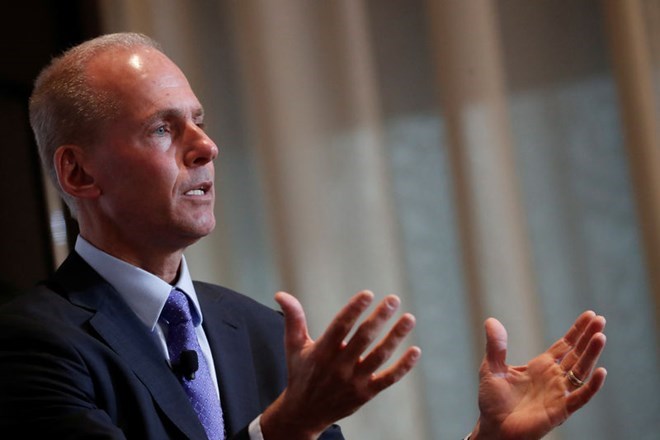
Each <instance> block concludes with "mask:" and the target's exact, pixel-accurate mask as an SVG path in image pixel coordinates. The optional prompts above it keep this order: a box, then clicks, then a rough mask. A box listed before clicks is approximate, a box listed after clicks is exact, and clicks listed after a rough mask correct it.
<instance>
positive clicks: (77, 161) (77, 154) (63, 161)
mask: <svg viewBox="0 0 660 440" xmlns="http://www.w3.org/2000/svg"><path fill="white" fill-rule="evenodd" d="M53 160H54V162H55V170H56V171H57V179H58V180H59V182H60V186H61V187H62V190H63V191H64V192H65V193H67V194H69V195H70V196H72V197H75V198H82V199H90V198H92V199H93V198H96V197H98V196H99V195H100V194H101V190H100V188H99V187H98V185H97V184H96V181H95V179H94V176H93V175H92V174H91V173H90V170H89V167H88V166H87V162H86V154H85V151H84V150H83V149H82V148H81V147H80V146H78V145H62V146H60V147H58V148H57V150H55V155H54V157H53Z"/></svg>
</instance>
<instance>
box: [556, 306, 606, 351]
mask: <svg viewBox="0 0 660 440" xmlns="http://www.w3.org/2000/svg"><path fill="white" fill-rule="evenodd" d="M595 316H596V314H595V313H594V312H593V311H591V310H587V311H586V312H583V313H582V314H581V315H580V316H578V318H577V319H576V320H575V322H574V323H573V325H572V326H571V328H570V329H568V331H567V332H566V334H565V335H564V337H562V338H561V339H559V340H558V341H557V342H555V343H554V344H552V346H551V347H550V348H549V349H548V351H547V352H548V353H549V354H550V355H551V356H552V357H553V359H555V360H561V359H563V358H564V356H566V353H568V352H569V351H571V350H572V349H573V347H575V345H576V344H577V342H578V340H579V339H580V336H581V335H582V333H583V332H584V329H586V328H587V326H588V325H589V323H590V322H591V320H592V319H593V318H594V317H595Z"/></svg>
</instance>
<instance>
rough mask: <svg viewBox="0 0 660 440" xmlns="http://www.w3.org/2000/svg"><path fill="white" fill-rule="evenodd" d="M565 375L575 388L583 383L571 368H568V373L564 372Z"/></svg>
mask: <svg viewBox="0 0 660 440" xmlns="http://www.w3.org/2000/svg"><path fill="white" fill-rule="evenodd" d="M566 377H567V378H568V381H569V382H570V383H571V384H572V385H573V386H575V387H577V388H580V387H581V386H582V385H584V381H583V380H580V379H579V378H578V377H577V376H576V375H575V373H573V370H569V371H568V373H566Z"/></svg>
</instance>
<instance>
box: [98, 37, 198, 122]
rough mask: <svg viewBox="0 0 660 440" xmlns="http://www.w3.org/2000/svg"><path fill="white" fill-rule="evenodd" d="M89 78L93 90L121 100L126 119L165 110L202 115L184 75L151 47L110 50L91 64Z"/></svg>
mask: <svg viewBox="0 0 660 440" xmlns="http://www.w3.org/2000/svg"><path fill="white" fill-rule="evenodd" d="M88 75H89V81H90V84H91V85H92V87H94V88H99V89H101V90H104V91H106V92H109V93H110V94H111V95H112V96H114V97H115V98H116V99H117V101H118V103H119V106H120V112H122V113H124V115H125V114H126V113H130V114H139V115H143V116H147V115H148V113H151V112H154V111H161V110H162V109H163V108H174V109H178V110H179V111H183V112H198V111H199V109H200V108H201V105H200V104H199V101H198V100H197V97H196V96H195V94H194V93H193V91H192V90H191V88H190V85H189V83H188V80H187V79H186V77H185V75H184V74H183V72H181V70H180V69H179V68H178V67H177V66H176V64H174V63H173V62H172V61H171V60H170V59H169V58H168V57H167V56H165V55H164V54H163V53H161V52H160V51H158V50H156V49H154V48H151V47H137V48H131V49H125V48H118V49H110V50H107V51H105V52H103V53H101V54H99V55H98V56H96V57H95V58H94V59H93V60H92V61H91V62H90V63H89V65H88Z"/></svg>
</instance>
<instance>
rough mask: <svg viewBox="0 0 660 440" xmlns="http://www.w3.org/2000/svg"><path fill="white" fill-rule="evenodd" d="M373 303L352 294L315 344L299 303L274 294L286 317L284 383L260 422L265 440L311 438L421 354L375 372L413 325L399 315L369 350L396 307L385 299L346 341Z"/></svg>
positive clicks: (415, 351)
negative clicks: (285, 370)
mask: <svg viewBox="0 0 660 440" xmlns="http://www.w3.org/2000/svg"><path fill="white" fill-rule="evenodd" d="M373 298H374V296H373V294H372V293H371V292H369V291H362V292H359V293H357V294H356V295H355V296H353V298H351V299H350V300H349V302H348V303H347V304H346V306H344V308H343V309H342V310H341V311H340V312H339V313H338V314H337V315H336V316H335V318H334V319H333V321H332V322H331V323H330V325H329V326H328V328H327V329H326V331H325V332H324V333H323V335H322V336H321V337H319V338H318V339H317V340H316V341H314V340H312V338H311V337H310V336H309V333H308V331H307V323H306V319H305V313H304V311H303V308H302V306H301V305H300V303H299V302H298V300H296V299H295V298H294V297H293V296H291V295H289V294H288V293H284V292H278V293H277V294H276V295H275V300H276V301H277V302H278V303H279V305H280V307H281V308H282V311H283V312H284V317H285V347H286V356H287V367H288V373H289V378H288V385H287V387H286V389H285V390H284V392H283V393H282V394H281V395H280V396H279V397H278V399H277V400H276V401H275V402H274V403H273V404H272V405H271V406H269V407H268V408H267V409H266V410H265V411H264V413H263V415H262V417H261V429H262V432H263V434H264V437H265V438H266V439H268V440H278V439H287V440H298V439H300V440H303V439H304V440H307V439H314V438H316V437H317V436H318V435H319V434H320V433H321V432H322V431H323V430H324V429H325V428H327V427H328V426H330V425H331V424H333V423H334V422H336V421H338V420H340V419H342V418H344V417H346V416H348V415H350V414H352V413H354V412H355V411H356V410H357V409H358V408H360V407H361V406H362V405H364V404H365V403H366V402H368V401H369V400H371V399H372V398H374V397H375V396H376V395H377V394H378V393H380V392H381V391H382V390H384V389H385V388H387V387H389V386H390V385H392V384H394V383H396V382H397V381H398V380H400V379H401V378H402V377H403V376H404V375H405V374H406V373H408V372H409V371H410V370H411V369H412V368H413V367H414V366H415V364H416V363H417V361H418V360H419V358H420V355H421V351H420V349H419V348H418V347H410V348H408V349H407V350H406V351H405V352H404V353H403V354H402V355H401V357H400V358H399V359H397V360H396V361H395V362H394V363H393V364H392V365H391V366H389V367H387V368H385V369H383V370H382V371H378V370H379V368H380V367H381V366H383V364H384V363H385V362H387V360H388V359H390V357H391V356H392V354H393V352H394V351H395V350H396V349H397V347H398V346H399V345H400V344H401V342H402V341H403V339H404V338H405V337H406V336H407V335H408V334H409V333H410V332H411V331H412V329H413V328H414V326H415V318H414V317H413V316H412V315H411V314H408V313H406V314H403V315H402V316H401V317H400V318H399V319H398V320H397V321H396V322H395V323H394V324H393V325H392V326H391V327H390V329H389V331H388V332H387V334H386V335H385V336H384V337H383V338H382V339H380V340H378V342H376V344H375V345H373V346H372V343H374V342H375V341H377V338H378V337H379V334H380V333H381V331H382V330H383V328H384V327H385V324H386V323H387V321H388V320H389V319H390V318H392V316H393V315H394V313H395V312H396V311H397V309H398V308H399V305H400V301H399V298H398V297H396V296H394V295H389V296H387V297H385V298H384V299H383V300H382V301H381V302H380V303H379V304H378V305H377V306H376V307H375V309H374V311H373V312H372V313H371V314H370V315H369V316H368V317H367V318H366V319H365V320H364V321H363V322H362V323H361V324H360V325H359V326H358V327H357V329H355V332H354V333H353V335H352V336H351V337H350V338H348V336H349V333H351V331H352V330H353V328H354V327H355V325H356V323H357V322H358V319H359V317H360V316H361V315H362V313H363V312H365V311H366V310H367V308H368V307H369V306H370V305H371V303H372V301H373ZM347 338H348V339H347ZM371 347H372V348H371Z"/></svg>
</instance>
